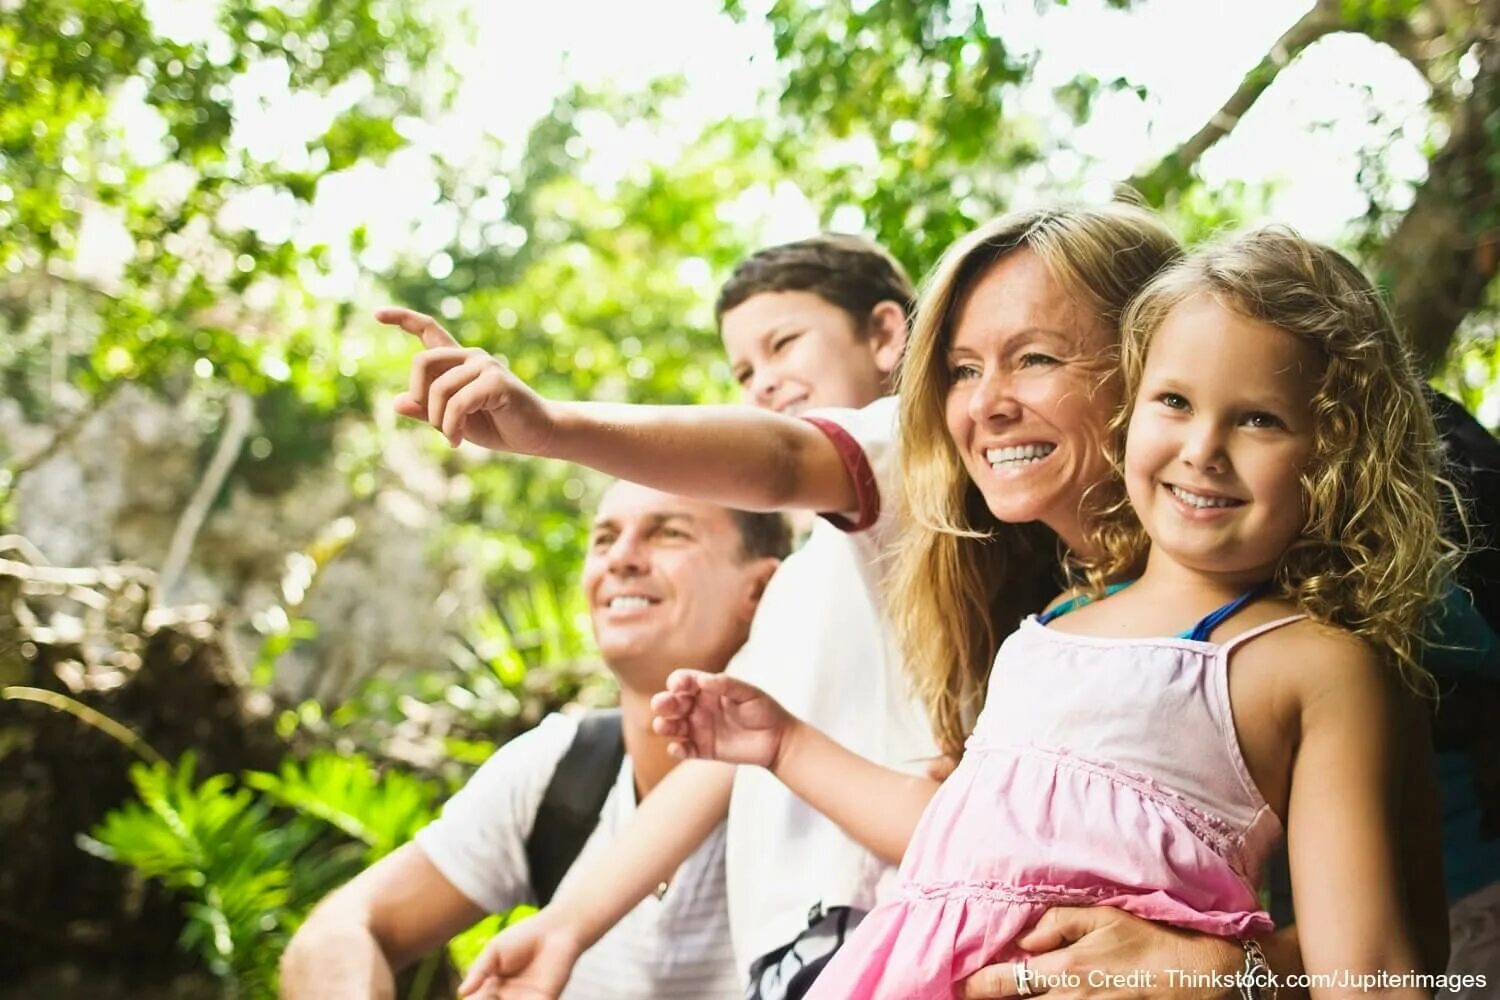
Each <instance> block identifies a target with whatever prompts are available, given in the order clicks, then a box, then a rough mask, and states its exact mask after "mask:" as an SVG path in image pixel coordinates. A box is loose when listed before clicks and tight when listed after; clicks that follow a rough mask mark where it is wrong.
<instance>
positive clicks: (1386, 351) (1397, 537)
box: [1088, 227, 1457, 692]
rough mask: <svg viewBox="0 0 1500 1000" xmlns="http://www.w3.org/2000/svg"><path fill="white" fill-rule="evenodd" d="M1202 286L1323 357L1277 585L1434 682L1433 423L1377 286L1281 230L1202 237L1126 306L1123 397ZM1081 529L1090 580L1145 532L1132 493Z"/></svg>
mask: <svg viewBox="0 0 1500 1000" xmlns="http://www.w3.org/2000/svg"><path fill="white" fill-rule="evenodd" d="M1199 295H1211V296H1213V297H1214V299H1215V300H1217V301H1218V302H1219V303H1220V304H1222V305H1223V306H1224V307H1226V308H1228V309H1232V310H1234V311H1235V312H1237V313H1239V314H1240V315H1242V316H1246V317H1249V318H1251V319H1256V320H1260V321H1261V322H1264V323H1268V324H1270V325H1271V326H1274V327H1276V328H1278V329H1280V330H1284V331H1286V332H1287V333H1290V334H1292V335H1293V336H1295V337H1297V338H1299V339H1300V340H1302V341H1303V342H1304V343H1307V344H1309V345H1311V346H1312V347H1313V348H1314V349H1316V351H1317V352H1318V353H1319V354H1320V355H1321V356H1322V358H1323V362H1324V367H1323V371H1322V373H1321V375H1320V377H1319V379H1318V385H1317V389H1316V390H1315V392H1314V394H1313V398H1312V415H1313V425H1314V445H1313V454H1312V457H1311V459H1310V460H1309V462H1308V464H1307V467H1306V468H1305V469H1304V471H1303V473H1302V492H1303V497H1304V503H1305V505H1306V523H1305V525H1304V527H1303V529H1302V533H1301V534H1300V536H1299V537H1298V538H1297V539H1296V540H1295V541H1294V542H1293V544H1292V546H1291V547H1290V548H1289V549H1288V550H1287V552H1286V554H1285V555H1284V556H1282V558H1281V560H1280V563H1279V564H1278V566H1277V569H1276V576H1275V580H1276V583H1277V585H1278V588H1279V590H1280V591H1281V592H1282V593H1283V594H1284V595H1285V596H1286V597H1288V598H1289V599H1291V600H1292V601H1294V602H1296V604H1297V605H1298V607H1299V608H1300V609H1301V610H1302V611H1303V612H1304V613H1305V614H1307V615H1308V616H1309V617H1310V618H1313V619H1315V620H1317V621H1323V622H1330V623H1333V624H1335V625H1338V626H1340V627H1342V628H1345V629H1347V630H1349V631H1351V632H1353V633H1355V634H1356V635H1359V636H1361V637H1363V638H1364V639H1365V640H1366V641H1368V642H1370V643H1372V644H1373V645H1374V646H1375V647H1376V648H1377V649H1378V650H1382V651H1384V652H1386V653H1388V654H1389V658H1390V659H1391V660H1392V661H1394V664H1395V665H1396V667H1397V668H1398V669H1399V670H1400V672H1401V674H1402V677H1403V679H1404V680H1405V681H1406V682H1407V684H1408V685H1409V686H1410V687H1412V688H1413V689H1414V690H1418V691H1427V692H1431V690H1432V687H1433V685H1432V679H1431V676H1430V675H1429V674H1428V673H1427V672H1426V671H1425V670H1424V669H1423V668H1422V666H1421V658H1422V640H1421V635H1422V624H1423V619H1424V618H1425V616H1426V613H1427V610H1428V606H1429V605H1430V604H1431V603H1432V601H1433V600H1434V599H1435V598H1436V596H1437V594H1438V593H1439V589H1440V587H1441V586H1442V585H1443V581H1444V580H1445V579H1446V578H1447V574H1448V572H1449V571H1450V570H1451V568H1452V563H1453V561H1454V560H1455V559H1456V553H1457V549H1456V546H1454V545H1453V544H1452V543H1451V542H1449V541H1447V540H1445V538H1444V536H1443V529H1442V514H1441V509H1440V507H1439V501H1438V489H1439V484H1441V483H1442V482H1443V481H1442V480H1441V478H1440V472H1441V469H1442V456H1441V452H1440V446H1439V443H1438V435H1437V429H1436V427H1435V426H1434V424H1433V419H1432V413H1431V410H1430V409H1429V408H1428V405H1427V401H1426V398H1425V396H1424V395H1423V392H1422V383H1421V381H1420V379H1419V378H1418V376H1417V374H1416V370H1415V367H1414V365H1413V363H1412V359H1411V355H1410V353H1409V352H1408V350H1407V348H1406V346H1405V345H1404V344H1403V343H1402V340H1401V338H1400V336H1399V334H1398V333H1397V331H1396V327H1395V324H1394V322H1393V321H1392V319H1391V314H1390V311H1389V310H1388V309H1387V308H1386V305H1385V302H1384V301H1383V300H1382V298H1381V296H1380V293H1379V292H1377V291H1376V290H1375V288H1374V286H1372V285H1371V284H1370V281H1369V280H1368V279H1367V278H1366V277H1365V276H1364V274H1363V273H1362V272H1361V271H1360V270H1359V268H1357V267H1355V266H1354V264H1352V263H1350V262H1349V260H1348V259H1347V258H1345V257H1344V256H1343V255H1342V254H1340V253H1338V252H1337V251H1335V250H1333V249H1330V248H1329V247H1326V246H1322V245H1320V244H1317V243H1313V242H1311V241H1309V240H1305V239H1303V238H1302V237H1300V236H1298V235H1297V234H1296V233H1295V232H1293V231H1291V230H1289V229H1286V228H1283V227H1269V228H1265V229H1260V230H1255V231H1252V232H1249V233H1245V234H1242V235H1240V236H1237V237H1234V238H1232V239H1229V240H1226V241H1223V242H1219V243H1215V244H1211V245H1209V246H1206V247H1204V248H1202V249H1199V250H1197V251H1195V252H1193V253H1192V254H1191V255H1189V256H1187V257H1185V258H1184V259H1182V260H1181V261H1179V262H1178V263H1177V264H1175V265H1174V266H1172V267H1170V268H1168V269H1167V270H1165V271H1163V272H1162V273H1161V274H1160V275H1159V276H1158V277H1157V278H1156V279H1155V280H1154V281H1152V282H1151V284H1150V285H1149V286H1148V287H1147V288H1146V290H1145V291H1143V292H1142V293H1141V295H1140V296H1139V297H1138V298H1137V299H1136V300H1135V302H1134V303H1132V304H1131V306H1130V309H1129V310H1128V312H1127V313H1126V315H1125V319H1124V323H1123V326H1124V336H1123V339H1122V344H1121V368H1122V370H1123V372H1124V376H1125V383H1126V384H1125V392H1126V398H1127V399H1130V398H1133V396H1134V394H1135V391H1136V388H1137V386H1139V385H1140V379H1141V371H1142V369H1143V367H1144V365H1145V361H1146V353H1147V351H1148V350H1149V349H1150V346H1151V338H1152V336H1153V335H1154V334H1155V333H1156V331H1157V330H1158V329H1159V328H1160V327H1161V324H1162V322H1163V321H1164V320H1165V319H1166V317H1167V315H1168V314H1169V313H1170V312H1171V311H1172V310H1173V309H1174V308H1176V307H1177V306H1178V305H1180V304H1181V303H1182V302H1184V301H1186V300H1188V299H1190V298H1193V297H1195V296H1199ZM1129 422H1130V406H1129V405H1126V406H1125V407H1124V408H1122V410H1121V412H1120V414H1119V416H1118V417H1117V418H1116V419H1115V421H1114V422H1113V424H1112V425H1111V432H1112V433H1111V439H1110V451H1111V458H1112V460H1113V461H1114V462H1115V465H1116V469H1117V470H1119V469H1120V468H1121V461H1122V458H1123V453H1124V441H1125V434H1126V432H1127V431H1128V429H1129ZM1089 527H1090V536H1091V537H1090V541H1091V543H1092V551H1093V552H1095V553H1096V557H1095V558H1094V559H1093V560H1092V565H1091V566H1090V567H1089V573H1088V575H1089V577H1090V580H1091V582H1092V583H1094V584H1095V585H1096V586H1098V585H1101V584H1102V583H1103V582H1104V581H1106V580H1110V579H1115V578H1118V577H1120V576H1122V575H1127V574H1129V573H1130V572H1131V571H1132V570H1133V568H1134V567H1137V566H1139V565H1140V564H1141V563H1142V562H1143V560H1144V556H1145V553H1146V549H1147V547H1148V545H1149V540H1148V539H1147V538H1146V535H1145V532H1144V531H1143V530H1142V529H1141V525H1140V522H1139V521H1137V520H1136V517H1135V514H1134V513H1133V512H1132V511H1131V509H1130V507H1129V504H1128V503H1126V502H1124V501H1121V502H1119V503H1116V504H1114V505H1112V506H1111V508H1110V509H1109V510H1107V511H1105V512H1104V513H1103V514H1102V515H1101V516H1099V517H1096V518H1095V519H1093V522H1092V524H1091V525H1090V526H1089Z"/></svg>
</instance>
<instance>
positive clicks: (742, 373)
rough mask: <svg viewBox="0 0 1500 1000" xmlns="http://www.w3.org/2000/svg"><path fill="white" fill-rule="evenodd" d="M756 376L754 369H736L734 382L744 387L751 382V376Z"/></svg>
mask: <svg viewBox="0 0 1500 1000" xmlns="http://www.w3.org/2000/svg"><path fill="white" fill-rule="evenodd" d="M754 374H755V372H754V370H753V369H750V368H736V369H735V370H734V380H735V381H736V382H738V383H739V384H740V385H742V386H743V385H745V384H746V383H748V382H749V381H750V376H751V375H754Z"/></svg>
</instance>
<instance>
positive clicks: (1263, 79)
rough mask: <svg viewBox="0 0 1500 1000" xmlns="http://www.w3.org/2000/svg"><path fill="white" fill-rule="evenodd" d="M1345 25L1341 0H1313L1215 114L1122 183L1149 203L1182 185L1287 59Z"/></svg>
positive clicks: (1286, 62) (1158, 203)
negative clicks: (1172, 147)
mask: <svg viewBox="0 0 1500 1000" xmlns="http://www.w3.org/2000/svg"><path fill="white" fill-rule="evenodd" d="M1343 27H1344V23H1343V16H1342V13H1341V11H1340V4H1339V0H1317V2H1316V3H1314V4H1313V6H1312V9H1311V10H1309V11H1308V12H1307V13H1305V14H1303V15H1302V16H1301V17H1300V18H1298V19H1297V23H1296V24H1293V25H1292V26H1291V27H1290V28H1288V29H1287V30H1286V31H1285V32H1283V33H1282V35H1281V37H1280V38H1278V39H1276V44H1274V45H1272V46H1271V50H1270V51H1269V52H1267V53H1266V54H1265V56H1263V57H1262V58H1261V60H1260V62H1259V63H1258V64H1257V65H1256V67H1255V68H1254V69H1252V70H1251V71H1250V72H1249V73H1246V74H1245V77H1244V79H1243V80H1241V81H1240V85H1239V87H1238V88H1236V89H1235V92H1234V93H1233V94H1232V95H1230V97H1229V100H1227V101H1225V102H1224V104H1223V105H1222V106H1221V107H1220V108H1219V110H1218V111H1216V112H1214V114H1213V117H1211V118H1209V120H1208V122H1207V123H1206V124H1204V126H1203V127H1202V128H1200V129H1199V130H1198V131H1197V132H1196V133H1194V134H1193V136H1192V137H1191V138H1189V139H1188V140H1187V141H1186V142H1184V143H1183V144H1182V145H1180V146H1178V147H1177V148H1176V149H1175V150H1173V151H1172V152H1171V153H1168V154H1167V155H1166V156H1165V157H1163V158H1162V160H1161V162H1159V163H1158V164H1157V165H1156V166H1155V167H1153V168H1151V169H1150V170H1149V171H1147V172H1145V173H1143V174H1136V175H1135V176H1134V177H1132V178H1130V179H1129V180H1128V181H1126V182H1125V183H1126V184H1127V185H1128V186H1129V187H1132V188H1134V189H1135V190H1136V191H1138V192H1140V193H1141V194H1142V195H1143V196H1144V197H1145V198H1146V200H1147V202H1149V203H1151V204H1153V205H1160V204H1161V203H1162V201H1163V200H1164V198H1165V196H1166V194H1167V192H1168V191H1171V190H1173V189H1175V188H1177V187H1180V186H1181V185H1182V183H1183V181H1185V180H1186V179H1187V176H1188V174H1189V173H1190V172H1191V171H1192V169H1193V167H1194V166H1196V165H1197V163H1198V161H1199V160H1200V159H1201V158H1202V157H1203V154H1204V153H1206V152H1208V150H1209V149H1211V148H1212V147H1213V145H1214V143H1216V142H1218V141H1219V140H1220V139H1222V138H1224V137H1225V136H1226V135H1228V134H1229V133H1230V132H1232V131H1233V130H1234V127H1235V126H1236V125H1238V124H1239V122H1240V119H1241V118H1242V117H1244V115H1245V113H1246V112H1247V111H1249V110H1250V109H1251V108H1252V107H1253V106H1254V105H1255V102H1256V101H1257V100H1259V99H1260V95H1261V94H1263V93H1265V92H1266V88H1268V87H1269V86H1271V84H1272V83H1273V82H1274V81H1275V79H1276V77H1277V76H1278V75H1279V74H1280V73H1281V71H1282V70H1283V69H1285V68H1286V67H1287V65H1288V64H1289V63H1291V61H1292V60H1293V59H1295V58H1297V56H1299V55H1300V54H1301V53H1302V51H1303V50H1304V49H1306V48H1307V47H1308V46H1309V45H1311V44H1312V43H1314V42H1316V41H1318V40H1319V39H1320V38H1323V37H1324V36H1325V35H1329V34H1332V33H1333V32H1335V31H1338V30H1340V29H1341V28H1343Z"/></svg>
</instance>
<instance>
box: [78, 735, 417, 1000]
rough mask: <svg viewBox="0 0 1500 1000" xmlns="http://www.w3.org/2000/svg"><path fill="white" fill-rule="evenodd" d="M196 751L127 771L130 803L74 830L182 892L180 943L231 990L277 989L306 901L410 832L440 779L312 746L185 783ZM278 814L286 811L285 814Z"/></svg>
mask: <svg viewBox="0 0 1500 1000" xmlns="http://www.w3.org/2000/svg"><path fill="white" fill-rule="evenodd" d="M196 766H197V761H196V758H195V757H194V755H193V754H191V753H187V754H184V755H183V757H182V759H181V760H180V761H179V762H178V764H177V766H176V767H175V768H174V767H172V766H170V765H168V764H166V763H159V764H152V765H149V766H148V765H144V764H137V765H135V766H134V767H132V768H131V770H130V779H131V782H132V783H133V784H134V786H135V790H136V795H137V801H133V802H128V803H126V804H125V805H123V806H121V807H120V808H118V809H115V810H114V811H112V812H110V813H109V815H107V816H106V817H105V818H104V820H103V821H102V822H101V823H100V824H99V825H98V826H97V827H96V828H95V829H94V830H93V831H92V836H91V837H82V838H80V843H81V846H83V847H84V849H85V850H88V851H90V852H91V853H94V854H96V855H98V856H100V857H103V858H106V859H108V860H110V861H113V862H116V863H118V864H122V865H126V866H128V867H130V868H132V869H134V870H135V871H136V872H137V873H138V874H140V875H141V876H142V877H144V878H150V879H155V880H157V881H160V882H161V883H162V884H163V885H165V886H167V887H168V888H170V889H172V890H174V891H175V892H178V893H180V894H181V895H182V896H183V897H184V913H185V915H186V917H187V922H186V925H185V926H184V928H183V933H182V938H181V942H180V944H181V947H182V948H183V949H184V950H185V951H188V952H190V953H193V954H196V955H198V956H199V957H201V958H202V959H203V961H204V963H205V964H206V965H207V966H208V968H209V969H210V970H211V971H212V972H213V973H214V974H215V975H216V976H218V977H219V978H220V979H221V980H223V981H224V982H225V984H226V986H227V987H228V988H229V990H230V992H231V993H232V995H234V996H243V997H247V998H256V1000H259V998H261V997H267V998H270V997H274V996H275V995H276V963H277V960H278V958H279V957H280V955H281V952H282V950H283V949H284V948H285V946H286V942H287V940H288V939H289V938H290V936H291V934H292V933H293V932H294V931H295V930H296V928H297V927H298V925H300V923H301V922H302V920H303V919H304V918H305V917H306V914H307V912H308V911H309V910H310V909H311V908H312V905H313V904H314V903H315V902H316V901H317V900H318V899H319V898H321V897H322V896H323V895H325V894H326V893H327V892H329V891H330V890H331V889H332V888H334V887H335V886H337V885H338V884H339V883H341V882H343V881H344V880H345V879H347V878H349V877H350V876H352V875H353V874H354V873H355V872H357V871H359V870H360V869H361V868H363V867H364V866H365V865H367V864H369V863H371V862H372V861H373V860H375V859H377V858H379V857H381V856H383V855H385V854H387V853H389V852H390V851H392V850H394V849H395V848H396V847H397V846H399V845H400V844H402V843H405V842H406V841H407V840H409V839H410V838H411V835H412V834H413V833H415V832H416V830H417V829H418V828H419V827H421V826H422V825H423V824H425V823H426V822H427V821H428V820H430V819H431V818H432V816H433V814H434V812H435V806H434V803H435V802H436V801H437V799H438V797H439V794H440V789H439V788H438V787H437V785H436V784H435V783H433V782H427V781H422V780H420V779H417V778H413V777H411V776H409V775H405V774H401V773H399V772H390V773H387V774H383V775H382V774H379V773H378V772H377V771H376V769H375V767H374V766H373V765H372V764H371V763H370V762H369V761H368V760H366V759H365V758H363V757H359V756H349V757H342V756H339V755H337V754H332V753H323V754H317V755H314V756H313V757H311V758H309V759H308V761H307V762H306V763H305V764H299V763H297V762H295V761H287V762H285V763H284V764H283V765H282V767H281V771H280V773H279V774H268V773H265V772H249V773H247V774H245V775H244V776H243V781H242V783H239V784H237V783H236V781H235V779H234V778H233V776H231V775H227V774H218V775H213V776H210V777H208V778H206V779H204V780H203V781H202V782H196V781H195V772H196ZM288 814H289V818H288Z"/></svg>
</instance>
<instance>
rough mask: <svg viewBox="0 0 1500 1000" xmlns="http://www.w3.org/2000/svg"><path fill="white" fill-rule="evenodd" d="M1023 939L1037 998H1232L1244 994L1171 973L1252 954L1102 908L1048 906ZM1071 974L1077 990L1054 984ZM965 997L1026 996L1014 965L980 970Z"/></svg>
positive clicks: (1232, 968)
mask: <svg viewBox="0 0 1500 1000" xmlns="http://www.w3.org/2000/svg"><path fill="white" fill-rule="evenodd" d="M1016 944H1017V946H1018V947H1020V948H1022V949H1023V950H1025V951H1029V952H1031V953H1032V955H1033V957H1032V958H1030V959H1028V960H1027V963H1026V965H1027V968H1029V969H1030V970H1031V971H1032V973H1034V974H1035V975H1036V976H1038V977H1040V978H1041V984H1040V985H1039V986H1038V987H1037V995H1039V996H1045V997H1046V998H1047V1000H1084V998H1087V1000H1166V998H1171V1000H1179V998H1180V1000H1231V998H1234V997H1237V996H1238V995H1239V992H1238V991H1237V990H1236V989H1234V988H1233V987H1232V986H1229V987H1226V988H1219V989H1215V988H1201V989H1199V988H1192V989H1190V988H1188V987H1187V986H1186V985H1185V984H1184V983H1183V982H1181V981H1174V980H1173V979H1172V978H1170V977H1169V976H1168V970H1172V971H1179V970H1180V971H1183V972H1198V973H1212V972H1219V973H1222V974H1225V975H1228V974H1232V973H1234V972H1237V971H1238V970H1240V969H1241V968H1243V967H1244V952H1243V951H1242V950H1241V948H1240V946H1239V945H1238V944H1236V943H1235V942H1233V941H1229V940H1226V939H1224V938H1216V937H1213V936H1211V935H1207V934H1195V933H1193V932H1191V931H1182V930H1178V929H1177V928H1175V927H1169V926H1167V925H1166V924H1157V923H1152V922H1151V921H1149V920H1142V919H1141V918H1140V917H1136V916H1133V915H1131V914H1129V913H1126V912H1125V911H1124V910H1117V909H1113V908H1111V907H1102V906H1090V907H1071V906H1060V907H1056V908H1054V909H1051V910H1048V911H1047V912H1046V913H1044V914H1042V919H1041V920H1038V921H1037V923H1036V926H1035V927H1033V928H1031V930H1029V931H1027V932H1026V933H1025V934H1023V935H1021V937H1019V938H1017V939H1016ZM1132 974H1134V980H1135V981H1134V982H1133V983H1132V982H1131V980H1130V978H1128V977H1131V976H1132ZM1064 976H1068V977H1071V978H1072V979H1073V980H1074V981H1076V982H1077V983H1078V986H1077V988H1068V987H1064V986H1058V987H1055V988H1048V987H1047V984H1049V983H1053V982H1060V981H1061V980H1062V978H1063V977H1064ZM1044 988H1045V989H1046V992H1045V993H1043V992H1041V990H1042V989H1044ZM961 995H962V996H963V997H964V998H965V1000H990V998H996V997H1014V996H1020V994H1019V993H1018V992H1017V991H1016V981H1015V975H1014V971H1013V967H1012V965H1011V963H1010V962H1002V963H1000V964H998V965H991V966H989V967H988V968H984V969H980V970H979V971H978V972H976V973H974V975H972V976H970V977H969V978H968V979H966V980H964V982H963V989H962V993H961Z"/></svg>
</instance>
